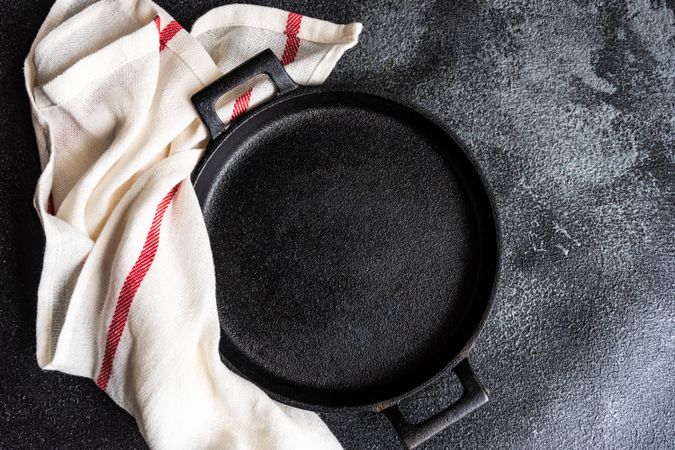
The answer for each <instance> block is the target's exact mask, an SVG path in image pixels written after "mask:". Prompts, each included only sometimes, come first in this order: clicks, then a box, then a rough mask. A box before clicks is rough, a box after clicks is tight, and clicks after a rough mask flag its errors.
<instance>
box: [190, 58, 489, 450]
mask: <svg viewBox="0 0 675 450" xmlns="http://www.w3.org/2000/svg"><path fill="white" fill-rule="evenodd" d="M263 73H264V74H267V75H269V76H270V78H271V79H272V81H273V82H274V83H275V84H276V87H277V96H276V98H274V99H273V100H271V101H270V102H268V103H266V104H264V105H262V106H260V107H258V108H257V109H254V110H252V111H251V112H249V113H248V114H247V115H246V116H244V117H242V118H240V119H237V120H235V121H234V123H232V124H231V125H230V126H229V127H227V129H225V128H226V127H225V126H224V125H223V123H222V121H221V120H220V119H219V117H218V115H217V114H216V112H215V103H216V100H218V99H219V98H220V97H221V96H222V95H223V94H225V93H226V92H228V91H230V90H232V89H233V88H235V87H237V86H238V85H240V84H241V83H242V82H244V81H246V80H248V79H250V78H252V77H253V76H255V75H258V74H263ZM192 100H193V103H194V105H195V107H196V108H197V111H198V112H199V115H200V116H201V118H202V120H203V121H204V123H205V124H206V126H207V127H208V129H209V132H210V134H211V143H210V144H209V146H208V148H207V151H206V154H205V156H204V158H203V160H202V161H201V163H200V165H199V166H198V167H197V168H196V169H195V172H194V174H193V181H194V185H195V190H196V192H197V196H198V198H199V201H200V204H201V206H202V210H203V213H204V219H205V222H206V226H207V230H208V233H209V239H210V241H211V247H212V251H213V259H214V264H215V271H216V279H217V286H216V292H217V300H218V314H219V317H220V324H221V328H222V333H221V335H222V337H221V345H220V351H221V354H222V358H223V361H224V363H225V364H226V365H227V366H228V367H229V368H231V369H232V370H233V371H235V372H236V373H238V374H240V375H242V376H243V377H245V378H247V379H248V380H250V381H251V382H253V383H255V384H256V385H258V386H259V387H261V388H262V389H264V390H265V391H266V392H267V393H268V394H269V395H270V396H271V397H273V398H274V399H276V400H279V401H281V402H284V403H287V404H290V405H294V406H298V407H301V408H306V409H311V410H318V411H330V410H335V409H353V410H364V409H365V410H373V411H378V412H382V413H384V414H385V415H386V416H387V417H388V418H389V420H390V421H391V423H392V424H393V426H394V428H395V430H396V431H397V433H398V434H399V436H400V437H401V439H402V441H403V443H404V444H405V445H406V446H407V447H414V446H416V445H418V444H420V443H421V442H424V441H425V440H427V439H429V438H430V437H432V436H434V435H435V434H437V433H439V432H440V431H442V430H443V429H445V428H446V427H448V426H449V425H450V424H452V423H453V422H455V421H457V420H458V419H460V418H461V417H463V416H465V415H466V414H468V413H470V412H471V411H473V410H474V409H476V408H478V407H479V406H481V405H483V404H484V403H486V402H487V401H488V397H487V393H486V391H485V389H484V388H483V386H482V385H481V383H480V382H479V381H478V379H477V378H476V375H475V373H474V371H473V369H472V368H471V366H470V364H469V361H468V359H467V356H468V352H469V350H470V348H471V345H472V344H473V342H474V340H475V338H476V336H477V334H478V331H479V329H480V328H481V326H482V324H483V322H484V321H485V318H486V316H487V314H488V311H489V309H490V305H491V303H492V298H493V293H492V291H493V286H494V284H495V279H496V274H497V268H498V257H499V237H498V232H497V226H496V220H495V215H494V211H493V207H492V202H491V199H490V195H489V194H488V190H487V189H486V186H485V183H484V182H483V178H482V177H481V175H480V173H479V172H478V171H477V168H476V166H475V164H473V163H472V161H471V159H470V158H469V157H468V155H467V154H466V153H465V152H464V151H463V150H462V147H461V146H460V145H459V143H458V140H457V138H456V137H455V136H454V135H452V134H450V133H448V132H447V131H445V130H444V129H443V128H442V127H440V126H439V125H438V124H436V123H435V122H434V121H432V120H431V119H429V118H428V117H426V116H425V115H423V114H422V113H420V112H418V111H417V110H415V109H412V108H410V107H408V106H404V105H402V104H400V103H397V102H395V101H392V100H390V99H387V98H384V97H380V96H375V95H371V94H365V93H359V92H351V91H343V90H331V89H329V88H322V87H312V88H309V87H299V86H297V85H296V84H295V83H294V82H293V81H292V80H291V79H290V77H289V76H288V74H287V73H286V72H285V70H284V69H283V67H282V66H281V64H280V63H279V61H278V60H277V59H276V57H275V56H274V54H273V53H272V52H271V51H270V50H267V51H265V52H263V53H260V54H259V55H257V56H255V57H254V58H252V59H251V60H249V61H248V62H246V63H244V64H242V65H241V66H239V67H238V68H236V69H234V70H233V71H232V72H230V73H228V74H227V75H225V76H223V77H222V78H220V79H219V80H217V81H216V82H215V83H213V84H212V85H210V86H208V87H206V88H205V89H203V90H202V91H200V92H199V93H197V94H196V95H195V96H194V97H193V99H192ZM446 368H452V369H453V370H454V372H455V373H456V375H457V376H458V378H459V381H460V382H461V384H462V386H463V394H462V396H461V398H460V399H459V400H457V402H455V403H454V404H452V405H450V406H449V407H447V408H446V409H445V410H443V411H441V412H440V413H438V414H436V415H434V416H432V417H430V418H429V419H427V420H425V421H423V422H421V423H418V424H412V423H409V422H408V421H407V420H406V419H405V418H404V417H403V415H402V414H401V412H400V410H399V409H398V403H399V401H400V400H401V399H403V398H404V397H407V396H409V395H412V394H413V393H415V392H417V391H418V390H420V389H422V388H424V387H425V386H427V385H428V384H429V383H431V382H433V381H434V380H435V379H436V378H437V377H438V376H439V375H440V374H441V373H442V372H443V371H444V369H446Z"/></svg>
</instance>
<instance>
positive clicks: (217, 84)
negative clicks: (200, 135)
mask: <svg viewBox="0 0 675 450" xmlns="http://www.w3.org/2000/svg"><path fill="white" fill-rule="evenodd" d="M263 73H265V74H267V75H269V77H270V78H271V79H272V81H273V82H274V84H275V85H276V86H277V93H278V94H285V93H286V92H290V91H292V90H293V89H296V88H297V87H298V85H297V84H295V82H294V81H293V80H292V79H291V77H290V76H289V75H288V73H287V72H286V70H285V69H284V67H283V66H282V65H281V63H280V62H279V60H278V59H277V57H276V56H275V55H274V52H272V50H270V49H267V50H264V51H262V52H260V53H258V54H257V55H255V56H254V57H253V58H251V59H249V60H248V61H246V62H244V63H242V64H241V65H239V66H237V67H236V68H234V69H232V70H231V71H230V72H228V73H226V74H225V75H223V76H222V77H220V78H218V79H217V80H216V81H214V82H213V83H211V84H210V85H208V86H206V87H205V88H204V89H202V90H201V91H199V92H197V93H196V94H195V95H193V96H192V104H193V105H195V108H196V109H197V112H198V113H199V117H201V118H202V121H203V122H204V125H206V127H207V128H208V129H209V133H210V134H211V139H215V138H216V137H218V135H220V133H222V132H223V131H224V130H225V124H224V123H223V121H222V120H220V117H218V114H217V113H216V101H217V100H218V99H219V98H220V97H222V96H223V95H224V94H226V93H227V92H229V91H231V90H232V89H234V88H235V87H237V86H239V85H240V84H242V83H243V82H245V81H246V80H249V79H251V78H253V77H254V76H256V75H260V74H263Z"/></svg>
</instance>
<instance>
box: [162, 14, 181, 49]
mask: <svg viewBox="0 0 675 450" xmlns="http://www.w3.org/2000/svg"><path fill="white" fill-rule="evenodd" d="M182 29H183V27H181V26H180V24H179V23H178V22H176V21H175V20H172V21H171V22H169V24H168V25H167V26H165V27H164V29H163V30H162V31H160V32H159V51H160V52H161V51H162V50H164V48H165V47H166V44H168V43H169V41H170V40H171V39H173V37H174V36H175V35H176V34H178V32H179V31H180V30H182Z"/></svg>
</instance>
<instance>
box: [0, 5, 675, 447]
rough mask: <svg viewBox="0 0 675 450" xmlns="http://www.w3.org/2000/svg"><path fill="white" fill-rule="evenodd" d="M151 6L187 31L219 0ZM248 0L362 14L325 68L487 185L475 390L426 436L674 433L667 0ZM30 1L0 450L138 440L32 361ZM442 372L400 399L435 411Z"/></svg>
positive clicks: (102, 403)
mask: <svg viewBox="0 0 675 450" xmlns="http://www.w3.org/2000/svg"><path fill="white" fill-rule="evenodd" d="M158 3H159V4H161V5H162V6H163V7H164V8H165V9H166V10H167V11H168V12H169V13H171V14H173V15H174V17H175V18H176V19H177V20H178V21H179V22H181V23H182V24H183V25H184V26H185V27H186V28H189V27H190V25H191V24H192V22H193V21H194V20H195V18H197V17H198V16H199V15H201V14H203V13H204V12H206V11H207V10H208V9H210V8H212V7H215V6H218V5H219V4H222V3H221V2H217V1H201V0H190V1H168V0H159V1H158ZM254 3H261V4H266V5H269V6H276V7H279V8H283V9H291V10H294V11H298V12H301V13H303V14H306V15H309V16H314V17H319V18H325V19H329V20H333V21H336V22H349V21H355V20H358V21H361V22H363V24H364V27H365V28H364V33H363V35H362V39H361V42H360V44H359V45H358V46H357V47H356V48H354V49H353V50H351V51H349V52H348V53H347V54H346V55H345V56H344V58H343V59H342V60H341V61H340V63H339V64H338V66H337V68H336V71H335V73H334V74H333V75H332V76H331V77H330V78H329V81H328V82H329V83H330V84H333V85H342V86H347V85H348V86H356V87H358V88H361V89H365V90H371V91H376V92H385V93H389V94H391V95H394V96H397V97H399V98H401V99H402V100H403V101H406V102H410V103H414V104H417V105H419V106H421V107H423V108H425V109H426V110H427V111H429V112H430V113H431V114H433V115H434V116H435V117H436V118H438V119H439V120H441V121H443V122H444V123H446V124H447V125H448V126H449V127H451V128H452V129H454V130H455V131H456V132H457V133H458V134H459V136H460V137H461V138H462V139H463V140H464V141H465V142H466V144H467V146H468V148H469V151H470V152H471V153H472V154H473V155H474V156H475V157H476V158H477V160H478V161H479V163H480V164H481V165H482V167H483V169H484V171H485V173H486V174H487V178H488V180H489V182H490V184H491V186H492V188H493V190H494V193H495V197H496V200H497V206H498V209H499V213H500V220H501V226H502V233H503V236H502V237H503V241H504V255H503V263H502V278H501V281H500V284H499V287H498V290H497V298H496V304H495V308H494V310H493V313H492V316H491V318H490V320H489V321H488V323H487V325H486V327H485V329H484V331H483V333H482V335H481V336H480V338H479V339H478V341H477V342H476V345H475V347H474V350H473V352H472V359H473V363H474V366H475V368H476V370H477V372H478V373H479V375H480V377H481V379H482V381H483V382H484V383H485V384H486V386H487V387H488V388H489V389H490V391H491V402H490V403H489V404H488V405H486V406H484V407H483V408H481V409H480V410H478V411H477V412H475V413H474V414H472V415H471V416H470V417H468V418H466V419H464V420H463V421H461V422H460V423H457V424H456V425H454V426H452V427H451V428H450V429H449V430H448V431H447V432H445V433H443V434H442V435H440V436H438V437H436V438H434V439H433V440H431V441H429V442H428V443H427V444H426V445H425V448H428V449H441V448H458V447H459V448H472V449H486V448H499V449H503V448H513V449H523V448H542V449H544V448H545V449H549V448H672V446H673V445H674V444H675V440H674V439H675V438H674V436H675V275H674V271H673V267H675V242H674V241H675V198H674V195H675V187H674V183H675V170H674V169H675V164H674V162H675V161H674V160H675V151H674V144H675V19H674V18H673V7H674V5H673V2H672V1H665V2H664V1H659V0H651V1H627V2H623V1H622V2H618V1H617V2H607V1H605V2H594V1H586V0H576V1H572V0H562V1H539V2H530V1H515V0H511V1H510V0H487V1H480V2H475V1H473V0H471V1H468V0H467V1H461V2H456V1H441V0H432V1H389V0H387V1H383V0H381V1H375V0H372V1H371V0H368V1H356V0H346V1H340V2H327V1H318V2H317V1H295V2H291V1H264V2H257V1H256V2H254ZM50 4H51V1H43V0H40V1H32V2H15V1H2V9H1V10H2V15H1V16H0V21H1V23H2V26H0V35H1V39H0V56H1V57H2V66H0V67H1V68H0V76H1V82H0V92H1V93H2V99H3V101H2V104H1V105H0V136H1V139H0V142H2V145H1V146H0V148H1V152H2V158H0V171H1V173H2V177H0V184H1V189H0V192H1V193H2V195H1V196H0V211H1V213H0V264H2V266H1V269H0V312H1V315H0V317H1V320H2V322H1V325H0V361H1V363H0V448H15V447H22V448H143V447H144V443H143V440H142V438H141V436H140V434H139V433H138V431H137V430H136V427H135V424H134V421H133V419H132V418H131V417H130V416H128V415H127V414H126V413H125V412H124V411H122V410H120V409H119V408H117V407H116V406H115V405H114V404H113V403H112V401H110V400H109V399H108V398H107V397H106V396H105V395H104V394H103V393H101V392H99V391H98V390H97V388H96V387H95V385H94V383H93V382H91V381H89V380H84V379H79V378H74V377H69V376H65V375H61V374H58V373H43V372H42V371H41V370H40V369H39V368H38V367H37V363H36V361H35V356H34V355H35V342H34V340H35V338H34V336H35V328H34V327H35V325H34V317H35V299H36V289H37V281H38V277H39V271H40V261H41V252H42V245H43V240H42V239H43V238H42V232H41V229H40V225H39V222H38V220H37V217H36V215H35V213H34V212H33V210H32V207H31V196H32V193H33V188H34V185H35V181H36V179H37V176H38V172H39V163H38V157H37V151H36V148H35V140H34V137H33V131H32V126H31V123H30V114H29V109H28V100H27V97H26V96H25V94H24V88H23V76H22V72H21V66H22V62H23V59H24V57H25V55H26V53H27V52H28V48H29V46H30V43H31V41H32V39H33V37H34V35H35V33H36V32H37V30H38V27H39V25H40V23H41V22H42V20H43V19H44V17H45V15H46V14H47V11H48V9H49V6H50ZM456 384H457V382H456V380H454V379H453V378H452V376H451V375H450V374H448V376H447V377H445V379H444V381H442V382H441V383H439V384H437V385H436V386H434V387H432V388H429V389H427V390H426V391H424V392H423V393H422V394H420V395H419V396H418V397H417V398H416V399H414V400H410V401H408V402H407V403H406V405H405V411H406V413H407V414H408V415H409V417H410V418H411V419H419V418H422V417H424V416H425V415H428V414H430V413H431V412H433V411H436V410H438V409H440V408H441V407H443V406H444V405H446V404H448V403H449V402H450V401H451V400H452V397H453V396H454V395H457V392H458V387H457V385H456ZM324 417H325V419H326V421H327V422H328V424H329V426H330V427H331V428H332V429H333V430H334V432H335V433H336V434H337V436H338V437H339V439H340V440H341V442H342V443H343V444H344V446H345V447H346V448H354V449H360V448H372V449H376V448H377V449H380V448H396V445H397V441H396V439H395V437H394V434H393V431H392V429H391V428H390V426H389V425H388V423H387V421H386V420H385V419H384V418H383V417H381V416H379V415H377V414H369V413H363V414H356V415H354V414H343V413H340V414H331V415H326V416H324Z"/></svg>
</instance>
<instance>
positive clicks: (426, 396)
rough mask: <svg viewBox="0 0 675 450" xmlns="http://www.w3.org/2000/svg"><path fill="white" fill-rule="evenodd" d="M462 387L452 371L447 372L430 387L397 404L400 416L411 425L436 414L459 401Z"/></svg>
mask: <svg viewBox="0 0 675 450" xmlns="http://www.w3.org/2000/svg"><path fill="white" fill-rule="evenodd" d="M461 396H462V385H461V384H460V382H459V380H458V379H457V376H456V375H455V374H454V372H453V371H452V370H447V371H445V372H443V374H442V375H441V376H440V377H439V378H438V379H437V381H435V382H433V383H431V385H429V386H427V387H425V388H424V389H422V390H421V391H420V392H418V393H416V394H414V395H411V396H410V397H408V398H406V399H404V400H402V401H401V403H400V404H399V409H400V410H401V414H403V417H405V419H406V420H407V421H408V422H410V423H413V424H418V423H420V422H422V421H423V420H426V419H428V418H429V417H431V416H433V415H434V414H437V413H439V412H441V411H442V410H444V409H445V408H447V407H448V406H450V405H451V404H453V403H454V402H456V401H457V400H459V398H460V397H461Z"/></svg>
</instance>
